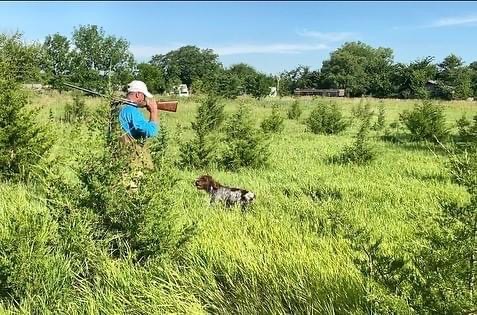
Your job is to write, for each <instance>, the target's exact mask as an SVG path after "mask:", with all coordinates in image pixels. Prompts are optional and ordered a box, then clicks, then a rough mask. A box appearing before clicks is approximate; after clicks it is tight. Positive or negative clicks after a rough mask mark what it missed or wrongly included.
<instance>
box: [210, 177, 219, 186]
mask: <svg viewBox="0 0 477 315" xmlns="http://www.w3.org/2000/svg"><path fill="white" fill-rule="evenodd" d="M210 187H212V188H214V189H218V188H219V183H217V182H216V181H215V180H213V179H212V177H211V178H210Z"/></svg>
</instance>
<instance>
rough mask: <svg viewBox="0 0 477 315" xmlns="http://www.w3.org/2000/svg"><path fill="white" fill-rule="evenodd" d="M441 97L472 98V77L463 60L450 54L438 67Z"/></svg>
mask: <svg viewBox="0 0 477 315" xmlns="http://www.w3.org/2000/svg"><path fill="white" fill-rule="evenodd" d="M437 77H438V79H439V80H440V83H441V86H440V91H439V95H438V96H440V97H443V98H446V99H465V98H467V97H470V96H472V94H473V91H472V77H471V71H470V69H469V68H467V67H464V63H463V61H462V59H461V58H460V57H458V56H456V55H454V54H450V55H449V56H447V57H446V58H444V60H443V61H442V62H441V63H440V64H439V65H438V74H437Z"/></svg>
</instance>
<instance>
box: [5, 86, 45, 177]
mask: <svg viewBox="0 0 477 315" xmlns="http://www.w3.org/2000/svg"><path fill="white" fill-rule="evenodd" d="M28 105H29V100H28V98H27V96H26V94H25V93H24V92H22V91H21V90H20V89H19V87H18V86H17V85H16V84H15V83H14V82H12V81H8V80H4V79H0V175H1V176H2V177H3V178H17V179H18V178H19V179H25V178H26V177H27V176H28V175H29V174H30V173H31V172H32V171H33V170H34V168H35V166H36V165H38V163H39V162H40V161H41V159H42V158H43V157H44V155H45V154H46V153H47V152H48V150H49V149H50V148H51V146H52V145H53V137H52V134H51V133H50V132H49V130H48V128H47V127H46V126H45V125H42V124H40V123H38V122H37V121H36V113H35V111H33V110H32V109H30V108H28Z"/></svg>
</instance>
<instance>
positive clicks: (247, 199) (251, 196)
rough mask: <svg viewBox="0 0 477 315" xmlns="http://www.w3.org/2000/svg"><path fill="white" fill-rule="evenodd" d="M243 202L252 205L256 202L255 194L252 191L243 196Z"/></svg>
mask: <svg viewBox="0 0 477 315" xmlns="http://www.w3.org/2000/svg"><path fill="white" fill-rule="evenodd" d="M242 200H243V201H245V202H246V203H248V204H250V203H252V202H253V201H254V200H255V194H254V193H253V192H251V191H247V192H246V193H245V194H243V196H242Z"/></svg>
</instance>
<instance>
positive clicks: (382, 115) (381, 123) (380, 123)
mask: <svg viewBox="0 0 477 315" xmlns="http://www.w3.org/2000/svg"><path fill="white" fill-rule="evenodd" d="M384 127H386V111H385V109H384V105H383V103H380V104H379V109H378V120H377V121H376V122H375V123H374V125H373V129H374V130H376V131H380V130H383V129H384Z"/></svg>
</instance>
